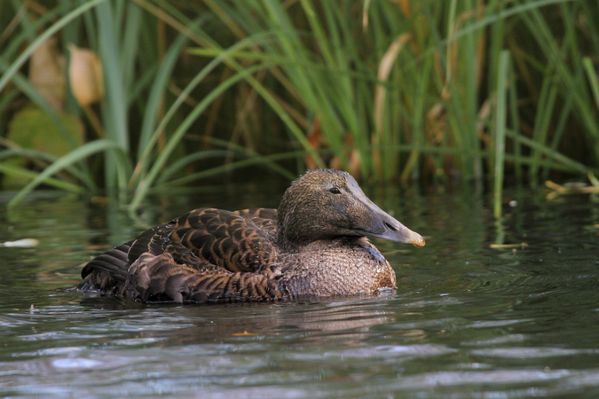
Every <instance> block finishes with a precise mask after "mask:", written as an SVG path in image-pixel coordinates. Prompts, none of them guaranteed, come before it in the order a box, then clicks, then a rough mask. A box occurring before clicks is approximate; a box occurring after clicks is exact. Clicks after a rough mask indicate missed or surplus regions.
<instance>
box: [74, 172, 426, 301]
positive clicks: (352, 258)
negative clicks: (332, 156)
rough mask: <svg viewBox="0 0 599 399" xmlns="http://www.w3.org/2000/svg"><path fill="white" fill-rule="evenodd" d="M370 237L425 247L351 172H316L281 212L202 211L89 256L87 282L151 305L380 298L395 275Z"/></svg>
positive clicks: (290, 194)
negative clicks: (388, 212) (338, 297)
mask: <svg viewBox="0 0 599 399" xmlns="http://www.w3.org/2000/svg"><path fill="white" fill-rule="evenodd" d="M366 236H372V237H378V238H383V239H387V240H391V241H397V242H403V243H411V244H413V245H415V246H418V247H421V246H424V239H423V238H422V236H421V235H420V234H418V233H416V232H414V231H411V230H410V229H408V228H407V227H405V226H404V225H402V224H401V223H400V222H399V221H397V220H396V219H395V218H393V217H392V216H390V215H389V214H387V213H386V212H384V211H383V210H382V209H381V208H379V207H378V206H376V205H375V204H374V203H373V202H372V201H371V200H370V199H368V197H366V195H365V194H364V192H363V191H362V189H361V188H360V186H358V183H357V182H356V181H355V180H354V178H353V177H352V176H351V175H350V174H349V173H347V172H342V171H337V170H328V169H327V170H312V171H309V172H307V173H305V174H304V175H303V176H301V177H299V178H298V179H297V180H295V181H294V182H293V183H292V184H291V186H290V187H289V188H288V189H287V190H286V191H285V193H284V194H283V198H282V200H281V203H280V205H279V208H278V209H266V208H258V209H244V210H238V211H233V212H230V211H225V210H221V209H213V208H201V209H195V210H193V211H191V212H189V213H187V214H185V215H183V216H181V217H179V218H177V219H174V220H173V221H171V222H169V223H166V224H162V225H159V226H156V227H154V228H151V229H149V230H147V231H145V232H144V233H142V234H141V235H140V236H139V237H138V238H137V239H135V240H133V241H129V242H127V243H125V244H122V245H120V246H118V247H116V248H113V249H112V250H110V251H108V252H106V253H103V254H101V255H99V256H98V257H96V258H95V259H93V260H92V261H90V262H89V263H88V264H87V265H85V267H84V268H83V270H82V271H81V276H82V278H83V281H82V282H81V284H80V288H81V289H82V290H84V291H89V290H96V291H98V290H99V291H100V292H103V293H106V294H112V295H116V296H119V297H122V298H129V299H134V300H137V301H143V302H155V301H160V302H177V303H214V302H265V301H274V300H293V299H300V298H314V297H333V296H351V295H376V294H377V293H379V292H380V291H381V290H386V289H395V288H396V286H395V272H394V271H393V268H392V267H391V265H390V264H389V262H387V260H386V259H385V258H384V257H383V255H381V253H380V252H379V251H378V249H377V248H376V247H375V246H374V245H372V244H371V243H370V242H369V241H368V239H367V238H366Z"/></svg>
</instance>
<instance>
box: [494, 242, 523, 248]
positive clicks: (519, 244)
mask: <svg viewBox="0 0 599 399" xmlns="http://www.w3.org/2000/svg"><path fill="white" fill-rule="evenodd" d="M489 248H491V249H524V248H528V243H526V242H521V243H514V244H497V243H493V244H489Z"/></svg>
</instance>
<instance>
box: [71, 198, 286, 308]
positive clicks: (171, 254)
mask: <svg viewBox="0 0 599 399" xmlns="http://www.w3.org/2000/svg"><path fill="white" fill-rule="evenodd" d="M276 232H277V231H276V210H275V209H268V208H258V209H245V210H239V211H233V212H231V211H226V210H221V209H214V208H202V209H195V210H193V211H191V212H188V213H186V214H184V215H182V216H180V217H178V218H176V219H174V220H172V221H171V222H169V223H166V224H163V225H159V226H156V227H153V228H151V229H149V230H146V231H144V232H143V233H142V234H140V235H139V237H138V238H137V239H136V240H134V241H131V242H128V243H125V244H122V245H120V246H118V247H116V248H113V249H111V250H110V251H107V252H106V253H104V254H101V255H99V256H98V257H96V258H94V259H93V260H92V261H90V262H89V263H88V264H87V265H85V267H84V268H83V270H82V272H81V275H82V277H83V282H82V283H81V285H80V287H81V288H82V289H84V290H89V289H94V290H100V291H103V292H107V293H112V294H117V295H120V296H125V297H131V298H134V299H136V298H137V297H140V296H141V299H142V300H152V299H153V298H152V295H154V296H156V297H157V298H158V299H161V298H162V297H163V296H164V295H163V294H164V293H163V292H160V291H163V290H165V289H166V287H169V290H170V291H173V292H174V291H177V290H183V291H184V287H183V284H188V285H189V284H191V281H190V277H191V276H192V275H193V276H195V277H202V279H203V280H202V281H203V283H202V284H200V285H199V286H198V287H196V288H197V289H198V290H202V291H203V292H204V293H203V296H211V295H212V296H213V297H214V298H216V297H218V296H219V295H220V296H223V297H227V296H230V297H231V298H230V299H231V300H233V299H234V297H235V296H236V295H238V294H235V293H234V292H232V291H235V287H234V286H231V287H229V288H228V289H229V290H230V291H231V293H229V294H227V292H225V291H226V289H227V287H223V284H229V283H231V284H233V283H235V284H240V282H242V281H244V282H246V284H249V285H248V290H249V291H252V288H255V289H258V288H257V287H251V285H252V284H255V283H259V282H260V281H262V278H255V277H253V276H252V275H253V274H255V273H262V274H265V275H267V274H268V270H267V269H268V267H269V266H270V265H271V264H273V263H274V262H275V260H276V258H277V256H278V251H277V248H276V245H275V243H274V238H275V237H276ZM181 272H183V273H181ZM236 273H237V274H245V276H244V277H243V279H240V278H239V276H235V274H236ZM252 282H253V283H252ZM237 291H239V289H237ZM250 294H252V295H254V296H255V294H256V293H255V292H250Z"/></svg>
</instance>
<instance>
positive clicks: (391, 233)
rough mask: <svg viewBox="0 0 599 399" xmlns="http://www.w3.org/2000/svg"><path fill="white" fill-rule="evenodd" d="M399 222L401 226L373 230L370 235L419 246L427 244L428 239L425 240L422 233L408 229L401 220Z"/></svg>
mask: <svg viewBox="0 0 599 399" xmlns="http://www.w3.org/2000/svg"><path fill="white" fill-rule="evenodd" d="M397 223H398V224H399V226H394V227H389V228H387V229H386V230H385V231H384V232H382V233H376V232H371V233H369V235H371V236H373V237H377V238H383V239H385V240H390V241H395V242H401V243H405V244H412V245H414V246H415V247H419V248H420V247H424V246H425V245H426V241H424V238H423V237H422V236H421V235H420V234H418V233H416V232H415V231H412V230H410V229H408V228H407V227H406V226H404V225H403V224H401V223H399V222H397Z"/></svg>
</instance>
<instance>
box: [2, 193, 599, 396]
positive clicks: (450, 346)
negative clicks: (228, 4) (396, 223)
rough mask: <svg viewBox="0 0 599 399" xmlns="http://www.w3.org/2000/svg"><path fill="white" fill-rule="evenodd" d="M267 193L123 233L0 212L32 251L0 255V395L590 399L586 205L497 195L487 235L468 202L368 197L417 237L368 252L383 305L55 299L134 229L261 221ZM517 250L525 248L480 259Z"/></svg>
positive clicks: (55, 211)
mask: <svg viewBox="0 0 599 399" xmlns="http://www.w3.org/2000/svg"><path fill="white" fill-rule="evenodd" d="M268 187H270V190H269V189H265V188H264V187H253V186H249V187H246V186H243V187H240V186H227V187H225V188H218V189H208V190H205V191H203V192H199V193H194V194H193V195H186V196H171V198H161V199H158V200H156V201H155V202H153V203H152V204H151V205H148V207H147V208H146V209H144V213H143V214H142V215H141V220H140V221H135V222H132V221H131V220H130V219H129V218H128V217H127V215H126V214H125V213H123V212H121V211H120V210H119V209H118V208H116V207H115V208H112V207H104V206H101V205H97V204H96V205H94V204H88V203H85V202H82V201H80V200H78V199H77V198H74V197H68V196H67V197H65V196H61V195H57V194H43V193H42V194H40V195H39V196H38V198H36V199H35V200H32V201H31V202H30V203H29V204H27V205H26V206H24V207H22V208H19V209H17V210H14V211H11V212H8V211H6V210H4V211H1V212H0V219H1V221H2V224H1V227H0V240H1V241H7V240H16V239H21V238H34V239H37V240H39V242H40V244H39V246H38V247H36V248H0V251H1V252H2V279H0V298H1V301H0V395H1V396H16V397H47V398H52V397H108V396H124V395H128V396H158V395H165V396H166V395H170V396H183V397H202V398H212V397H214V398H231V397H233V398H235V397H240V398H248V397H250V398H252V397H260V398H264V397H281V398H303V397H311V398H320V397H397V396H399V397H431V398H437V397H456V398H461V397H493V398H495V397H500V398H505V397H507V398H511V397H514V398H521V397H544V396H552V397H555V396H569V395H572V396H577V395H582V394H584V395H585V396H587V397H594V396H596V395H597V394H599V335H598V334H597V325H599V324H598V322H599V289H598V288H599V257H598V256H597V242H599V241H598V240H597V239H598V238H599V228H597V224H598V223H599V206H598V202H597V200H596V199H594V198H592V197H568V198H560V199H558V200H556V201H553V202H548V201H546V200H545V199H544V198H543V196H542V193H539V194H535V193H531V192H529V191H514V192H512V193H510V194H511V197H510V198H509V199H512V200H514V201H516V203H517V206H516V207H509V206H506V208H505V216H504V218H503V219H502V220H501V221H500V222H499V223H496V222H495V221H494V220H493V217H492V213H491V210H490V208H489V206H488V203H487V202H486V200H485V197H484V196H481V195H478V194H476V193H473V192H459V193H452V194H451V195H449V194H436V193H432V194H426V195H422V194H419V193H415V192H408V193H402V196H401V197H400V196H398V192H397V191H396V190H392V189H390V188H388V187H387V188H386V189H385V191H383V190H381V191H380V192H378V191H376V192H375V195H373V197H375V198H376V199H377V202H379V203H381V204H383V205H384V207H385V208H387V209H391V210H393V211H394V213H395V215H396V216H398V217H399V219H400V220H402V221H403V222H405V224H406V225H408V226H410V227H412V228H414V229H415V230H416V231H419V232H421V233H423V234H425V235H426V236H428V240H427V241H428V242H427V247H426V248H424V249H422V250H416V249H413V248H411V247H406V246H403V247H398V246H396V245H393V244H390V243H384V242H383V243H380V246H381V248H382V250H383V252H384V253H385V254H386V255H387V257H388V258H389V259H390V260H391V262H392V263H393V264H394V265H395V268H396V271H397V274H398V284H399V289H398V292H397V294H396V295H394V296H390V297H383V298H353V299H348V298H340V299H334V300H326V301H315V302H307V303H280V304H243V305H214V306H156V305H153V306H142V305H138V304H132V303H130V302H127V303H124V302H121V301H119V300H116V299H110V298H100V297H96V298H94V297H83V296H82V295H81V294H80V293H78V292H77V291H75V290H72V289H66V288H68V287H72V286H73V285H74V284H75V283H76V282H77V280H78V272H79V267H78V266H77V265H79V264H81V263H82V262H83V261H84V260H85V259H88V258H89V257H90V256H92V255H94V254H96V253H98V252H100V251H102V250H104V249H106V248H108V247H109V246H111V245H112V244H115V243H118V242H121V241H123V240H126V239H128V238H129V237H131V236H133V235H135V233H136V232H138V231H140V230H141V229H143V228H144V227H145V226H144V224H153V223H155V222H158V221H163V220H167V219H169V218H170V217H172V216H174V215H177V214H179V213H181V212H183V211H184V210H186V209H188V208H192V207H197V206H218V207H224V208H238V207H246V206H256V205H265V206H276V203H277V201H278V193H280V192H281V191H282V189H283V186H281V185H278V184H277V185H269V186H268ZM271 191H272V192H271ZM273 192H274V194H273ZM370 192H373V191H372V190H370ZM377 196H378V197H377ZM5 200H6V198H5V197H0V201H5ZM522 242H525V243H527V247H526V248H525V249H519V248H517V249H504V250H494V249H490V247H489V245H490V244H493V243H501V244H505V243H522Z"/></svg>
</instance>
